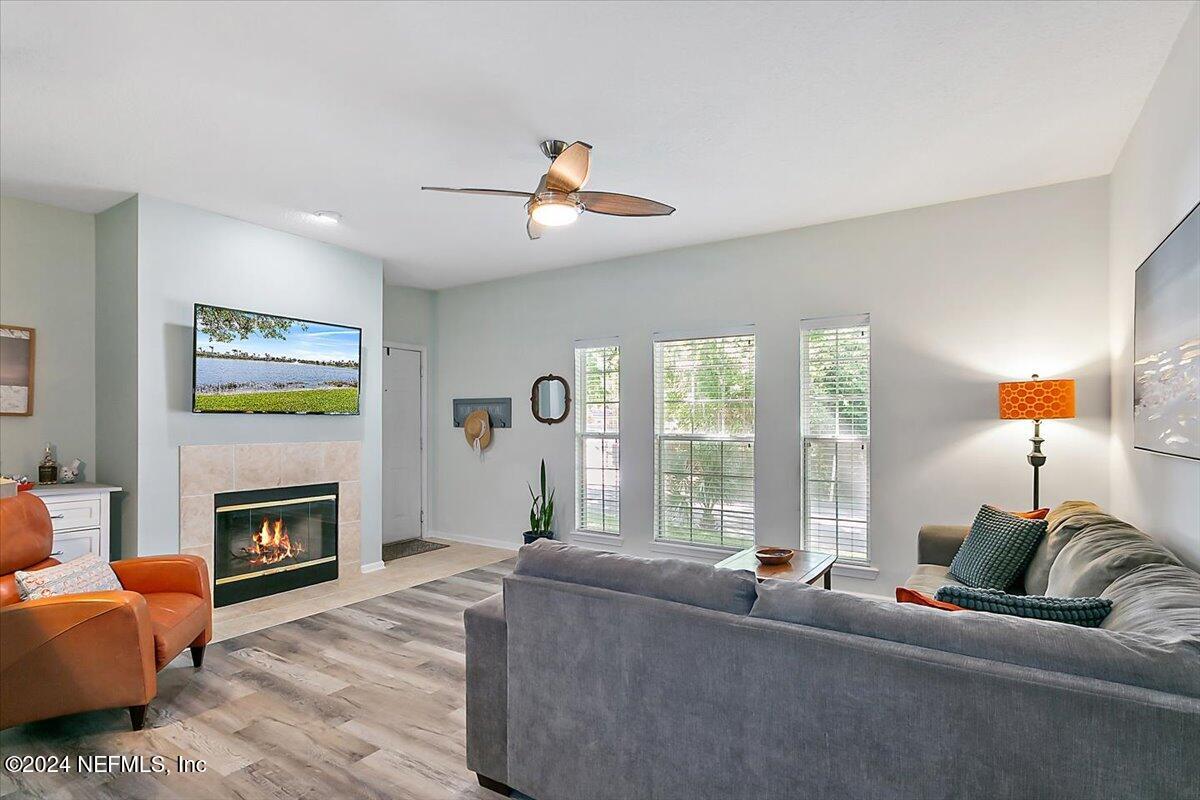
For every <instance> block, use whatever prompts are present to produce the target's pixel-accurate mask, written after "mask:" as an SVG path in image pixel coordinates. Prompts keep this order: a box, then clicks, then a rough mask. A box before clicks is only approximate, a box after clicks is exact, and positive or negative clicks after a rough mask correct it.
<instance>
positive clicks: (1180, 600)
mask: <svg viewBox="0 0 1200 800" xmlns="http://www.w3.org/2000/svg"><path fill="white" fill-rule="evenodd" d="M1102 597H1107V598H1108V599H1109V600H1112V602H1113V610H1112V613H1111V614H1109V615H1108V618H1107V619H1105V620H1104V624H1103V625H1101V626H1100V627H1102V628H1105V629H1107V630H1110V631H1127V632H1130V633H1142V634H1146V635H1148V636H1155V637H1157V638H1160V639H1167V640H1170V641H1190V642H1192V643H1193V645H1194V646H1195V647H1196V651H1197V657H1200V573H1197V572H1193V571H1192V570H1190V569H1188V568H1187V567H1177V566H1175V565H1173V564H1143V565H1142V566H1140V567H1136V568H1134V569H1132V570H1130V571H1129V572H1126V573H1125V574H1124V575H1122V576H1121V577H1119V578H1117V579H1116V580H1115V581H1113V582H1112V583H1111V584H1109V586H1108V588H1107V589H1105V590H1104V594H1103V595H1102ZM1196 669H1197V670H1198V671H1200V664H1198V665H1197V667H1196Z"/></svg>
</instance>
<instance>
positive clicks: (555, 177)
mask: <svg viewBox="0 0 1200 800" xmlns="http://www.w3.org/2000/svg"><path fill="white" fill-rule="evenodd" d="M591 149H592V146H591V145H590V144H588V143H587V142H575V144H573V145H571V146H570V147H568V148H567V149H566V150H563V151H562V152H561V153H559V154H558V157H557V158H555V159H554V161H553V163H551V164H550V171H549V172H547V173H546V188H547V189H551V190H553V191H555V192H567V193H568V194H569V193H570V192H573V191H575V190H576V189H582V188H583V185H584V184H585V183H587V179H588V172H590V171H591V168H592V157H591V154H590V153H591Z"/></svg>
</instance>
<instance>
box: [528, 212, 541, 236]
mask: <svg viewBox="0 0 1200 800" xmlns="http://www.w3.org/2000/svg"><path fill="white" fill-rule="evenodd" d="M543 230H544V228H543V227H542V226H541V225H539V224H537V223H536V222H534V221H533V217H530V218H529V219H528V220H526V222H525V233H527V234H529V238H530V239H540V238H542V231H543Z"/></svg>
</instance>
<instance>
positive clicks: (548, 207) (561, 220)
mask: <svg viewBox="0 0 1200 800" xmlns="http://www.w3.org/2000/svg"><path fill="white" fill-rule="evenodd" d="M591 149H592V146H591V145H590V144H588V143H587V142H575V143H574V144H571V145H568V144H567V143H566V142H563V141H560V140H558V139H547V140H546V141H544V142H542V154H543V155H545V156H546V158H548V159H550V162H551V163H550V170H549V171H548V172H547V173H546V174H545V175H543V176H542V179H541V180H540V181H538V186H537V189H536V190H535V191H533V192H518V191H512V190H509V189H452V188H449V187H446V186H422V187H421V188H422V189H424V190H425V191H428V192H458V193H461V194H487V195H496V196H499V197H524V198H525V200H526V203H525V211H526V213H527V214H528V215H529V218H528V220H527V221H526V223H525V232H526V233H528V234H529V238H530V239H538V238H540V237H541V235H542V231H543V229H545V228H557V227H559V226H562V225H570V224H571V223H572V222H574V221H575V220H576V219H578V218H579V215H580V214H582V213H583V212H584V211H590V212H592V213H593V214H609V215H611V216H614V217H665V216H667V215H669V214H671V213H672V212H673V211H674V210H675V209H674V208H672V207H671V206H669V205H667V204H666V203H659V202H656V201H654V200H647V199H646V198H644V197H634V196H633V195H629V194H617V193H616V192H581V191H580V189H582V188H583V186H584V184H585V183H587V180H588V173H589V172H590V171H591V166H592V163H591V162H592V159H591Z"/></svg>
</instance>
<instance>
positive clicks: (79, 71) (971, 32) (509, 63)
mask: <svg viewBox="0 0 1200 800" xmlns="http://www.w3.org/2000/svg"><path fill="white" fill-rule="evenodd" d="M1194 5H1195V4H1194V3H1191V2H1128V3H1127V2H992V3H947V2H935V3H868V2H860V3H840V2H839V3H778V4H746V3H667V2H659V3H644V4H642V3H633V4H627V3H617V2H603V3H588V4H585V3H395V4H357V3H284V4H276V3H241V4H233V3H230V4H222V3H199V4H185V3H178V4H167V3H115V4H113V3H105V4H84V3H62V4H56V3H48V2H36V3H25V2H5V3H4V4H3V6H2V11H0V46H2V50H0V57H2V61H0V67H2V69H0V109H2V112H3V113H2V114H0V190H2V191H3V192H4V193H5V194H9V195H16V196H22V197H29V198H31V199H34V200H40V201H42V202H48V203H52V204H55V205H61V206H66V207H69V208H76V209H80V210H86V211H99V210H101V209H104V208H107V207H108V206H110V205H112V204H114V203H115V202H117V201H119V200H122V199H124V198H125V197H127V196H128V195H129V194H131V193H133V192H143V193H146V194H150V195H155V196H159V197H164V198H168V199H171V200H175V201H179V202H182V203H187V204H190V205H194V206H199V207H201V208H207V209H211V210H214V211H218V212H221V213H223V214H228V215H230V216H233V217H238V218H241V219H245V220H249V221H251V222H256V223H259V224H262V225H267V226H270V227H273V228H279V229H282V230H287V231H292V232H295V233H299V234H302V235H305V236H310V237H313V238H318V239H323V240H326V241H330V242H336V243H338V244H342V245H345V246H347V247H350V248H353V249H355V250H360V251H363V252H366V253H370V254H372V255H376V256H380V257H382V258H384V259H385V261H386V264H387V277H388V280H389V282H392V283H403V284H409V285H415V286H424V287H430V288H440V287H445V286H453V285H458V284H463V283H469V282H474V281H481V280H488V279H492V278H500V277H505V276H510V275H516V274H520V273H525V272H532V271H536V270H543V269H549V268H553V267H559V266H566V265H570V264H579V263H585V262H590V261H597V260H602V259H607V258H614V257H618V256H623V255H628V254H632V253H640V252H647V251H652V250H661V249H664V248H668V247H675V246H680V245H685V244H693V243H698V242H706V241H713V240H718V239H727V238H731V237H737V236H746V235H750V234H756V233H763V232H767V231H772V230H780V229H786V228H794V227H798V226H802V225H809V224H812V223H816V222H823V221H829V220H834V219H844V218H848V217H856V216H862V215H866V214H873V213H878V212H883V211H889V210H894V209H899V208H910V207H914V206H920V205H927V204H930V203H938V202H943V201H947V200H954V199H960V198H965V197H974V196H979V195H986V194H993V193H996V192H1002V191H1007V190H1011V189H1018V188H1024V187H1029V186H1037V185H1045V184H1050V183H1056V182H1060V181H1066V180H1072V179H1076V178H1083V177H1088V176H1094V175H1103V174H1106V173H1108V172H1109V171H1110V170H1111V168H1112V165H1113V162H1114V160H1115V158H1116V156H1117V154H1118V152H1119V151H1120V148H1121V146H1122V144H1123V143H1124V141H1125V137H1126V136H1127V134H1128V133H1129V129H1130V127H1131V126H1132V124H1133V121H1134V120H1135V119H1136V117H1137V114H1138V112H1139V110H1140V109H1141V106H1142V103H1143V101H1144V100H1145V98H1146V95H1147V93H1148V92H1149V90H1150V87H1151V86H1152V84H1153V82H1154V79H1155V77H1156V76H1157V74H1158V71H1159V69H1160V67H1161V66H1162V64H1163V62H1164V60H1165V58H1166V55H1167V52H1168V50H1169V49H1170V46H1171V44H1172V43H1173V42H1174V40H1175V37H1176V35H1177V33H1178V31H1179V29H1180V27H1181V25H1182V23H1183V20H1184V18H1185V17H1186V15H1187V14H1188V12H1189V11H1190V10H1191V8H1192V7H1193V6H1194ZM551 137H553V138H561V139H566V140H567V141H572V140H575V139H582V140H584V141H587V142H590V143H591V144H592V145H593V146H594V148H595V149H594V150H593V152H592V155H593V161H592V178H591V181H590V183H589V184H588V188H589V189H595V190H610V191H620V192H627V193H630V194H637V195H642V196H646V197H651V198H654V199H657V200H661V201H663V202H666V203H670V204H671V205H674V206H677V207H678V209H679V210H678V211H677V212H676V213H675V214H674V216H672V217H668V218H660V219H617V218H612V217H604V216H599V215H585V216H584V218H583V219H581V220H580V222H579V223H578V224H576V225H574V226H571V227H569V228H565V229H560V230H556V231H551V232H549V233H548V234H547V235H546V236H545V237H544V238H542V239H541V240H540V241H536V242H531V241H529V240H528V239H527V238H526V236H525V230H524V211H523V209H522V202H521V200H519V199H516V198H489V197H468V196H453V195H445V194H433V193H423V192H421V191H419V190H418V187H419V186H420V185H422V184H435V185H449V186H454V185H459V186H461V185H467V186H485V187H496V188H512V189H524V190H532V188H533V187H534V186H535V184H536V182H537V179H538V177H539V176H540V175H541V173H542V172H544V171H545V169H546V167H547V164H548V162H547V161H546V160H545V158H544V157H543V156H542V155H541V154H540V153H539V152H538V148H537V144H538V141H539V140H541V139H543V138H551ZM317 209H334V210H337V211H339V212H341V213H342V214H343V215H344V221H343V224H341V225H339V226H337V227H334V228H326V227H323V226H321V225H319V224H318V223H315V222H313V221H312V220H311V219H309V218H308V217H307V216H306V215H305V214H304V212H306V211H312V210H317Z"/></svg>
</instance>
